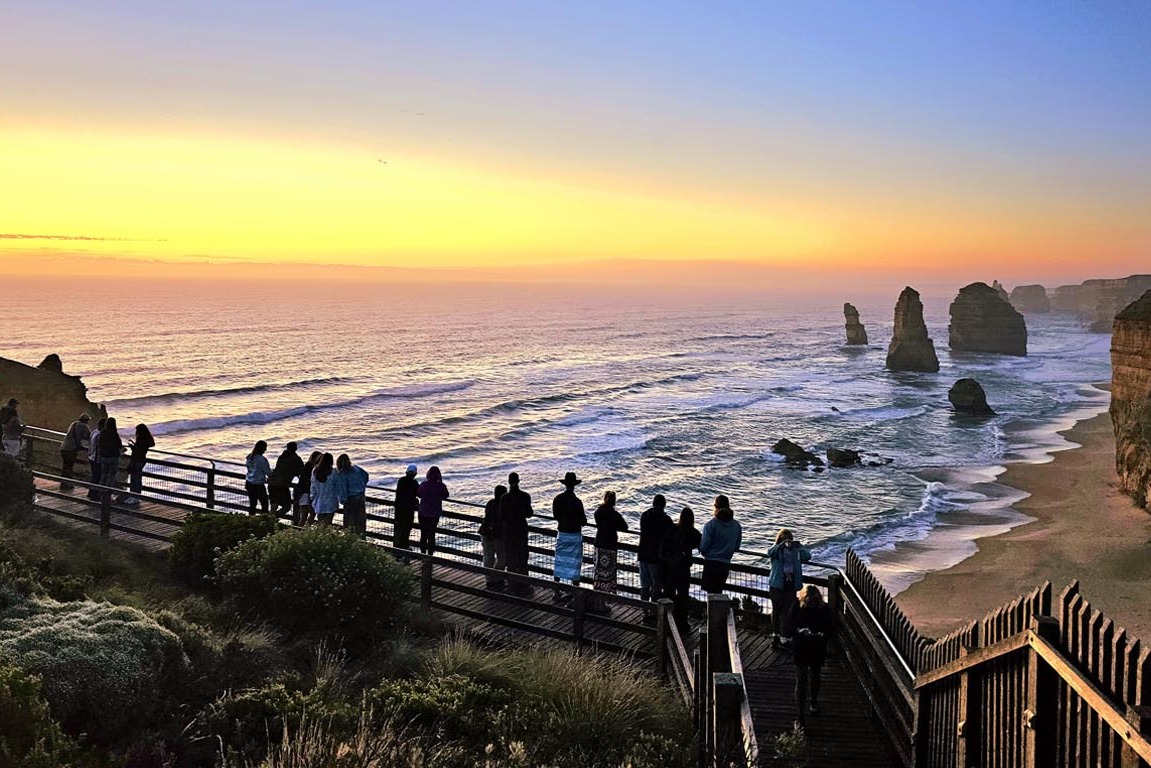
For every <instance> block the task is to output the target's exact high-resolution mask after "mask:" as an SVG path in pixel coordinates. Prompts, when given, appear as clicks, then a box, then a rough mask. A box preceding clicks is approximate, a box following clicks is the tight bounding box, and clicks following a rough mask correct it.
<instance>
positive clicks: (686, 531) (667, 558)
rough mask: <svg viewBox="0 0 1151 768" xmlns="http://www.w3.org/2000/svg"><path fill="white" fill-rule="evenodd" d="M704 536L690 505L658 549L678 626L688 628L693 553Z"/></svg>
mask: <svg viewBox="0 0 1151 768" xmlns="http://www.w3.org/2000/svg"><path fill="white" fill-rule="evenodd" d="M701 543H703V535H702V534H701V533H700V532H699V531H698V530H696V527H695V513H694V512H692V511H691V507H684V508H683V509H682V510H681V511H680V513H679V521H678V522H677V523H676V524H675V527H674V528H672V530H671V533H669V534H668V535H667V536H666V537H665V538H664V540H663V543H662V544H661V545H660V549H659V559H660V563H661V565H662V567H663V571H664V588H665V590H666V594H667V595H668V596H670V597H671V599H672V600H673V601H675V606H674V608H673V609H672V613H673V615H674V616H675V623H676V626H678V627H679V628H680V630H681V631H686V630H687V603H688V597H689V594H690V592H689V590H690V588H691V553H692V551H694V550H696V549H699V546H700V544H701Z"/></svg>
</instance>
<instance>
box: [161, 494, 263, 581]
mask: <svg viewBox="0 0 1151 768" xmlns="http://www.w3.org/2000/svg"><path fill="white" fill-rule="evenodd" d="M278 527H279V524H278V523H277V522H276V520H275V519H274V518H272V517H268V516H267V515H232V514H228V513H226V512H193V513H192V514H190V515H188V517H187V519H186V520H185V521H184V524H183V525H182V526H181V527H180V530H179V531H177V532H176V535H175V536H173V537H172V546H171V548H170V549H169V550H168V563H169V565H170V566H171V569H172V575H173V576H175V577H176V578H177V579H179V580H180V581H182V582H184V583H185V584H188V585H189V586H192V587H203V586H204V585H205V584H206V583H207V582H209V581H210V580H211V579H212V578H213V577H214V576H215V574H216V568H215V560H216V558H217V557H219V556H220V555H221V554H222V553H224V552H227V551H229V550H231V549H234V548H235V547H236V546H237V545H239V544H241V543H243V542H245V541H247V540H248V539H262V538H264V537H265V536H268V535H270V534H272V533H273V532H275V530H276V529H277V528H278Z"/></svg>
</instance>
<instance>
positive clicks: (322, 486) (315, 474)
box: [310, 453, 340, 527]
mask: <svg viewBox="0 0 1151 768" xmlns="http://www.w3.org/2000/svg"><path fill="white" fill-rule="evenodd" d="M335 463H336V462H335V460H334V459H333V458H332V454H330V453H325V454H324V455H323V456H321V457H320V463H319V464H317V465H316V468H315V469H314V470H313V471H312V487H311V492H310V493H311V497H312V509H313V511H315V513H316V523H317V524H318V525H319V526H320V527H326V526H329V525H331V524H332V518H333V517H335V516H336V509H338V508H339V506H340V494H339V489H338V488H337V487H336V478H335V472H334V465H335Z"/></svg>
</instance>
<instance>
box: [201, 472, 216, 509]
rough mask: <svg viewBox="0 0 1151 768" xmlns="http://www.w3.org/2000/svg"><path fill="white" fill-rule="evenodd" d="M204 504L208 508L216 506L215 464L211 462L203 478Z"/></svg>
mask: <svg viewBox="0 0 1151 768" xmlns="http://www.w3.org/2000/svg"><path fill="white" fill-rule="evenodd" d="M204 484H205V486H206V487H205V488H204V506H205V507H207V508H208V509H215V508H216V466H215V465H214V464H213V465H212V466H210V467H208V472H207V475H206V477H205V478H204Z"/></svg>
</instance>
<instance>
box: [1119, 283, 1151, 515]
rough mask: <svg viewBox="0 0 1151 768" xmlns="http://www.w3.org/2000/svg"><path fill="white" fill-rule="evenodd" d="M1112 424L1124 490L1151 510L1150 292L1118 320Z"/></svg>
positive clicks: (1131, 305)
mask: <svg viewBox="0 0 1151 768" xmlns="http://www.w3.org/2000/svg"><path fill="white" fill-rule="evenodd" d="M1111 424H1112V426H1113V427H1114V429H1115V471H1116V472H1117V473H1118V474H1119V487H1120V488H1122V489H1123V492H1124V493H1127V494H1130V496H1131V497H1132V498H1134V499H1135V503H1137V504H1138V505H1139V506H1141V507H1146V506H1147V502H1148V498H1149V497H1151V291H1147V292H1146V293H1144V294H1143V296H1142V297H1141V298H1139V299H1138V300H1136V301H1135V302H1133V303H1131V304H1130V305H1128V306H1127V307H1125V308H1124V309H1123V310H1122V311H1121V312H1120V313H1119V314H1118V315H1116V317H1115V324H1114V326H1113V327H1112V331H1111Z"/></svg>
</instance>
